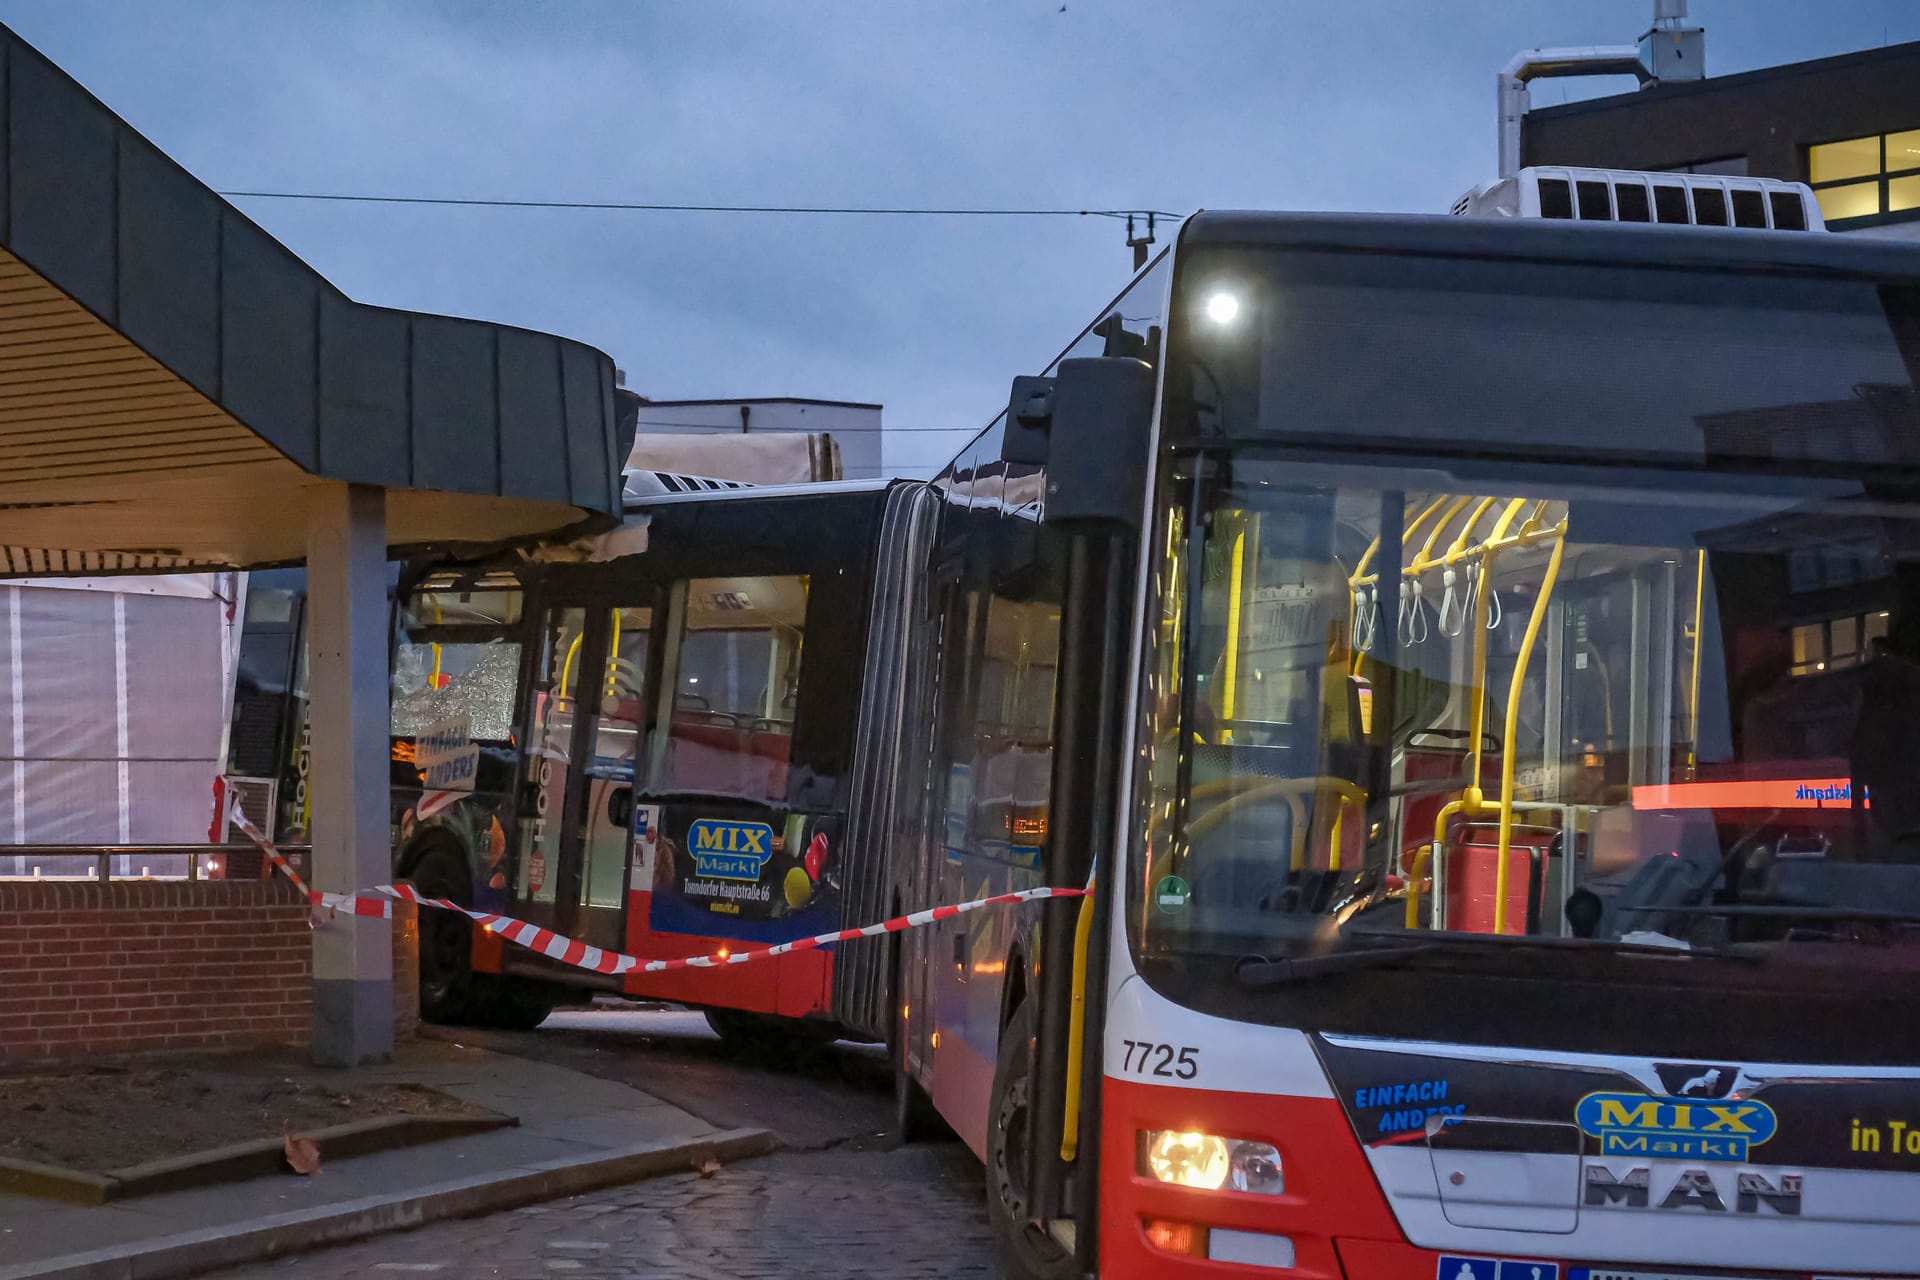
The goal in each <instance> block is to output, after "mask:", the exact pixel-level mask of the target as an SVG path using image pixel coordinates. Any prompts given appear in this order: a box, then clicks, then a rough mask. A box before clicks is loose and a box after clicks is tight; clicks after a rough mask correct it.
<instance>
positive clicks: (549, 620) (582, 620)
mask: <svg viewBox="0 0 1920 1280" xmlns="http://www.w3.org/2000/svg"><path fill="white" fill-rule="evenodd" d="M586 619H587V611H586V610H585V609H583V608H579V607H577V606H576V607H570V608H555V609H549V610H548V611H547V615H546V620H545V624H544V626H543V627H542V629H541V639H540V644H541V650H540V655H539V657H538V659H537V660H536V662H535V664H534V673H533V675H534V678H533V681H532V683H531V685H530V686H529V688H528V691H527V698H528V704H529V705H528V707H527V732H526V735H525V737H524V742H525V748H524V750H525V759H526V767H525V772H524V774H523V777H524V778H525V780H526V782H525V791H524V793H523V794H524V802H523V804H522V807H521V811H520V821H519V824H518V825H519V830H518V832H517V833H516V834H517V837H518V839H517V848H516V850H515V854H516V856H515V859H514V876H513V900H514V903H515V905H516V909H517V911H518V913H519V914H521V915H524V916H526V917H527V918H528V919H531V920H533V921H535V922H536V923H539V924H543V925H549V926H554V925H557V924H558V923H559V922H558V920H557V919H556V917H555V912H554V906H555V902H556V895H557V892H558V885H559V883H560V878H561V877H560V869H561V862H562V859H563V858H564V856H565V853H564V848H563V845H564V843H565V841H564V835H565V831H566V828H567V826H568V823H567V822H566V820H565V817H566V814H567V812H568V809H567V793H568V790H569V784H570V782H571V780H572V775H573V759H574V752H573V738H574V729H575V721H576V720H577V719H578V715H577V713H576V703H577V701H578V698H577V695H578V691H579V682H580V672H579V668H580V663H581V654H582V650H583V649H584V647H585V641H586Z"/></svg>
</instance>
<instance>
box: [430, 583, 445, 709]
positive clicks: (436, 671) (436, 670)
mask: <svg viewBox="0 0 1920 1280" xmlns="http://www.w3.org/2000/svg"><path fill="white" fill-rule="evenodd" d="M427 598H428V599H430V600H432V601H433V622H434V625H435V626H438V625H440V624H441V623H443V622H445V621H446V620H447V618H446V614H445V613H443V612H442V611H441V609H440V593H439V592H437V591H430V592H428V593H427ZM439 687H440V642H439V641H438V640H435V641H434V642H433V674H432V675H430V676H428V677H427V688H429V689H438V688H439Z"/></svg>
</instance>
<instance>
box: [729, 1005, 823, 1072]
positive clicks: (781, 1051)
mask: <svg viewBox="0 0 1920 1280" xmlns="http://www.w3.org/2000/svg"><path fill="white" fill-rule="evenodd" d="M705 1013H706V1018H707V1026H709V1027H711V1028H712V1029H713V1034H715V1035H717V1036H719V1037H720V1039H721V1042H722V1043H724V1044H726V1045H727V1046H728V1047H729V1048H732V1049H736V1050H738V1051H739V1052H741V1053H742V1054H744V1055H746V1056H747V1057H749V1058H752V1059H755V1060H761V1061H767V1062H770V1063H778V1064H781V1065H786V1064H788V1063H790V1062H791V1061H792V1059H793V1056H794V1055H795V1054H796V1053H801V1052H804V1051H806V1050H809V1049H824V1048H826V1047H827V1046H828V1045H830V1044H832V1043H833V1042H834V1041H835V1040H838V1039H839V1038H840V1029H839V1028H838V1027H836V1026H834V1025H833V1024H832V1023H830V1022H818V1021H814V1020H812V1019H808V1018H776V1017H774V1016H773V1015H772V1014H767V1013H748V1012H746V1011H745V1010H742V1009H708V1010H705Z"/></svg>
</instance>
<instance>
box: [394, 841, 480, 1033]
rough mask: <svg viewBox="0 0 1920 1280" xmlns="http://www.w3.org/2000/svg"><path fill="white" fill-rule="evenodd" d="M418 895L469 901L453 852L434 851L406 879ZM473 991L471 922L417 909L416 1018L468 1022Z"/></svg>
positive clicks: (465, 880)
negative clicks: (418, 969)
mask: <svg viewBox="0 0 1920 1280" xmlns="http://www.w3.org/2000/svg"><path fill="white" fill-rule="evenodd" d="M407 878H408V880H410V881H411V882H412V884H413V887H414V888H416V889H418V890H419V891H420V893H421V895H422V896H424V897H428V898H445V899H447V900H448V901H450V902H458V903H460V904H461V905H463V906H464V905H465V904H466V903H468V902H469V901H471V900H472V895H473V890H472V887H471V885H470V884H469V882H468V877H467V869H466V866H465V865H464V864H463V863H462V862H461V861H460V860H459V857H458V855H457V854H455V853H453V852H452V851H450V850H447V849H433V850H431V851H430V852H428V853H426V854H425V855H423V856H422V857H421V858H420V860H419V861H418V862H416V863H415V864H414V867H413V871H412V873H411V874H410V875H409V876H408V877H407ZM477 994H478V993H477V992H476V990H475V983H474V973H473V924H472V922H471V921H469V920H468V919H467V918H466V917H465V916H463V915H460V914H458V913H457V912H453V911H438V910H433V909H430V908H428V909H422V911H421V912H420V1016H421V1017H422V1018H424V1019H426V1020H427V1021H428V1022H438V1023H441V1024H444V1025H451V1026H461V1025H464V1024H466V1023H468V1022H469V1021H471V1019H472V1017H473V1013H474V1004H475V997H476V995H477Z"/></svg>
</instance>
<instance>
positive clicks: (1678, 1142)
mask: <svg viewBox="0 0 1920 1280" xmlns="http://www.w3.org/2000/svg"><path fill="white" fill-rule="evenodd" d="M1573 1118H1574V1122H1575V1123H1576V1124H1578V1125H1579V1126H1580V1131H1581V1132H1582V1133H1587V1134H1591V1135H1593V1136H1594V1137H1596V1138H1598V1139H1600V1153H1601V1154H1602V1155H1609V1156H1625V1155H1640V1156H1652V1157H1655V1158H1658V1159H1680V1158H1686V1159H1692V1160H1730V1161H1744V1160H1745V1159H1746V1158H1747V1152H1748V1149H1749V1148H1751V1147H1757V1146H1759V1145H1760V1144H1761V1143H1763V1142H1765V1141H1767V1139H1769V1138H1771V1137H1773V1135H1774V1131H1775V1130H1777V1129H1778V1128H1779V1127H1780V1121H1779V1118H1778V1117H1777V1116H1775V1115H1774V1113H1773V1108H1772V1107H1769V1106H1768V1105H1767V1104H1766V1103H1764V1102H1756V1101H1754V1100H1753V1099H1751V1098H1743V1099H1735V1098H1729V1099H1726V1100H1724V1101H1720V1102H1703V1101H1699V1100H1696V1099H1687V1098H1655V1097H1650V1096H1649V1095H1647V1094H1644V1093H1590V1094H1588V1095H1587V1096H1586V1097H1584V1098H1582V1099H1580V1102H1579V1105H1578V1106H1576V1107H1575V1108H1574V1112H1573Z"/></svg>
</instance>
